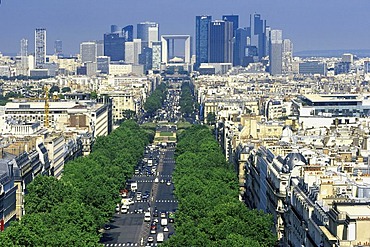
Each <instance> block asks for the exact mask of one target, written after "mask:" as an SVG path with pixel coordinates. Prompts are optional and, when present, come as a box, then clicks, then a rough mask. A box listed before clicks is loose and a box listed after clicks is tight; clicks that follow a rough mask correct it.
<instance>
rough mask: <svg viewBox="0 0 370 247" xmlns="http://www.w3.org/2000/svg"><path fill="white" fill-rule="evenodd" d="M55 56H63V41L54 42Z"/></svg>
mask: <svg viewBox="0 0 370 247" xmlns="http://www.w3.org/2000/svg"><path fill="white" fill-rule="evenodd" d="M54 54H55V55H57V56H60V55H62V54H63V43H62V41H61V40H55V42H54Z"/></svg>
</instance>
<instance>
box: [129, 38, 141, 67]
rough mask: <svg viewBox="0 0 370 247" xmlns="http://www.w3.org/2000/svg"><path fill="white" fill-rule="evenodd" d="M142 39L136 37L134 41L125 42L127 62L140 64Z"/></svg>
mask: <svg viewBox="0 0 370 247" xmlns="http://www.w3.org/2000/svg"><path fill="white" fill-rule="evenodd" d="M141 44H142V42H141V40H140V39H134V40H133V41H132V42H126V43H125V62H126V63H131V64H139V55H140V54H141V51H142V48H141Z"/></svg>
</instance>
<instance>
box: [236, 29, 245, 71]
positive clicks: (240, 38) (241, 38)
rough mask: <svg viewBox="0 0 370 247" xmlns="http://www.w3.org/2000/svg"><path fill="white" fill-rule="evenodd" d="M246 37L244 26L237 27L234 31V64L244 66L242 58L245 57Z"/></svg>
mask: <svg viewBox="0 0 370 247" xmlns="http://www.w3.org/2000/svg"><path fill="white" fill-rule="evenodd" d="M247 37H248V32H247V29H246V28H238V29H237V30H236V31H235V43H234V55H233V60H234V61H233V65H234V66H245V62H244V60H245V59H244V58H245V57H246V54H245V50H246V48H247Z"/></svg>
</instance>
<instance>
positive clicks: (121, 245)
mask: <svg viewBox="0 0 370 247" xmlns="http://www.w3.org/2000/svg"><path fill="white" fill-rule="evenodd" d="M104 246H106V247H129V246H141V245H140V244H138V243H115V244H104ZM145 246H148V247H149V246H158V244H157V243H147V244H146V245H145Z"/></svg>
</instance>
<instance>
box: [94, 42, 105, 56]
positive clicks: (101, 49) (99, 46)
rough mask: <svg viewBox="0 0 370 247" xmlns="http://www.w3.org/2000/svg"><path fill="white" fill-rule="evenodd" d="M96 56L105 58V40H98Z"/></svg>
mask: <svg viewBox="0 0 370 247" xmlns="http://www.w3.org/2000/svg"><path fill="white" fill-rule="evenodd" d="M95 43H96V56H97V57H101V56H104V40H96V41H95Z"/></svg>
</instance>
